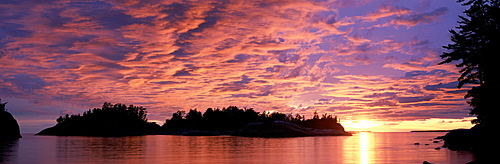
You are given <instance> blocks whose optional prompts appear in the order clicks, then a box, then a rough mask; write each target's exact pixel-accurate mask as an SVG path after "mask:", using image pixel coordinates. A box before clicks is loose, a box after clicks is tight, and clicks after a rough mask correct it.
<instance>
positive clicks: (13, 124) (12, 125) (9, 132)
mask: <svg viewBox="0 0 500 164" xmlns="http://www.w3.org/2000/svg"><path fill="white" fill-rule="evenodd" d="M2 105H3V106H5V104H2ZM2 109H3V108H2ZM21 137H22V136H21V133H20V130H19V124H17V121H16V119H15V118H14V117H13V116H12V114H10V113H9V112H7V111H5V110H1V111H0V140H5V139H18V138H21Z"/></svg>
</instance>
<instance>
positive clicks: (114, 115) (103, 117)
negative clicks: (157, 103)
mask: <svg viewBox="0 0 500 164" xmlns="http://www.w3.org/2000/svg"><path fill="white" fill-rule="evenodd" d="M56 121H57V124H56V125H55V126H53V127H50V128H47V129H44V130H42V131H40V132H39V133H37V134H36V135H56V136H132V135H148V134H156V132H157V131H158V128H159V127H160V126H159V125H157V124H156V123H151V122H148V121H147V119H146V108H143V107H138V106H134V105H129V106H127V105H124V104H119V103H118V104H111V103H107V102H105V103H104V104H103V105H102V108H94V109H92V110H90V109H89V110H88V111H86V112H84V113H83V115H80V114H77V115H71V116H70V115H68V114H66V115H65V116H64V117H63V116H60V117H59V118H58V119H57V120H56Z"/></svg>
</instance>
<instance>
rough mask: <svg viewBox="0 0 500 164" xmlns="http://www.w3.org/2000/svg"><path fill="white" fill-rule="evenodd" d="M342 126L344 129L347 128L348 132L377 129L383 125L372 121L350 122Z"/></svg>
mask: <svg viewBox="0 0 500 164" xmlns="http://www.w3.org/2000/svg"><path fill="white" fill-rule="evenodd" d="M342 125H343V126H344V128H347V130H368V128H373V127H377V126H380V125H383V124H379V123H376V122H374V121H371V120H348V121H346V122H343V123H342Z"/></svg>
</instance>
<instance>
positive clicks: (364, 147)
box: [359, 132, 371, 164]
mask: <svg viewBox="0 0 500 164" xmlns="http://www.w3.org/2000/svg"><path fill="white" fill-rule="evenodd" d="M369 138H370V137H369V136H368V133H367V132H361V133H359V163H361V164H368V163H370V160H371V159H370V154H369V151H368V149H369V144H370V139H369Z"/></svg>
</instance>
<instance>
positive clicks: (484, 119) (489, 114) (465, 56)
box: [440, 0, 500, 128]
mask: <svg viewBox="0 0 500 164" xmlns="http://www.w3.org/2000/svg"><path fill="white" fill-rule="evenodd" d="M458 2H460V3H462V5H464V6H469V9H467V10H465V11H464V13H465V14H466V16H459V17H460V19H461V21H459V22H458V23H459V24H460V25H459V26H457V27H456V28H457V30H450V33H451V34H452V37H451V41H452V42H453V43H451V44H449V45H447V46H444V48H446V49H448V50H450V52H446V53H443V54H442V55H441V58H443V59H444V61H442V62H441V63H440V64H444V63H452V62H455V61H458V62H459V64H456V66H457V67H459V68H461V70H460V73H462V75H461V76H460V77H459V78H458V81H459V85H458V87H459V88H461V87H462V86H463V85H464V84H474V85H476V86H474V87H473V88H472V89H471V90H469V91H468V92H467V94H466V95H465V98H470V100H469V101H468V103H469V105H470V106H471V107H472V109H471V112H470V114H472V115H476V116H477V119H475V120H473V123H475V124H479V125H480V126H485V127H490V128H494V127H498V124H499V123H498V121H497V120H496V119H497V117H498V115H499V114H500V112H499V111H500V110H499V109H498V105H497V104H496V101H498V99H500V97H499V94H498V93H499V92H500V80H499V78H500V76H499V74H498V73H499V72H500V69H499V67H498V65H497V60H498V59H497V58H498V57H497V56H496V55H498V54H499V53H498V52H499V51H498V46H499V45H500V2H499V1H498V0H458Z"/></svg>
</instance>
